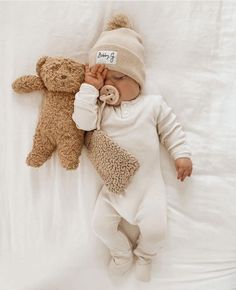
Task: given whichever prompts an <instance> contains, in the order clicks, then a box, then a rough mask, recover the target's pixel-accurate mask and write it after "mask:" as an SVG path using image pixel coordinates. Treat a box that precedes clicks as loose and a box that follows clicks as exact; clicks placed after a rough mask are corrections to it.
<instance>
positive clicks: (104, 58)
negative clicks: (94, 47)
mask: <svg viewBox="0 0 236 290" xmlns="http://www.w3.org/2000/svg"><path fill="white" fill-rule="evenodd" d="M116 62H117V51H113V50H99V51H98V52H97V57H96V63H107V64H116Z"/></svg>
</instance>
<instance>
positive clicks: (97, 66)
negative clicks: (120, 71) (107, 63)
mask: <svg viewBox="0 0 236 290" xmlns="http://www.w3.org/2000/svg"><path fill="white" fill-rule="evenodd" d="M103 69H104V64H100V63H97V64H95V65H94V66H93V67H92V68H91V73H93V74H97V73H101V72H102V71H103Z"/></svg>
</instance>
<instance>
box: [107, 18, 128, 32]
mask: <svg viewBox="0 0 236 290" xmlns="http://www.w3.org/2000/svg"><path fill="white" fill-rule="evenodd" d="M124 27H125V28H130V29H133V26H132V24H131V22H130V20H129V18H128V17H127V16H126V15H124V14H117V15H115V16H114V17H112V19H111V20H110V21H109V22H108V23H107V26H106V30H107V31H109V30H114V29H118V28H124Z"/></svg>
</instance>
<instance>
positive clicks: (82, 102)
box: [72, 83, 99, 131]
mask: <svg viewBox="0 0 236 290" xmlns="http://www.w3.org/2000/svg"><path fill="white" fill-rule="evenodd" d="M98 96H99V91H98V90H97V89H96V88H95V87H94V86H92V85H89V84H86V83H83V84H82V85H81V87H80V90H79V92H78V93H77V94H76V95H75V101H74V112H73V114H72V119H73V120H74V122H75V124H76V126H77V128H79V129H82V130H85V131H91V130H94V129H96V127H97V113H98V105H97V98H98Z"/></svg>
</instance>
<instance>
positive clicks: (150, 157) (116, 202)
mask: <svg viewBox="0 0 236 290" xmlns="http://www.w3.org/2000/svg"><path fill="white" fill-rule="evenodd" d="M98 96H99V91H98V90H97V89H96V88H95V87H93V86H92V85H89V84H85V83H84V84H82V86H81V88H80V91H79V92H78V93H77V94H76V97H75V103H74V113H73V120H74V121H75V123H76V125H77V127H78V128H80V129H83V130H85V131H90V130H93V129H96V123H97V116H98V110H99V106H98V105H97V97H98ZM101 130H104V131H105V132H106V133H107V134H108V135H109V136H110V137H111V138H112V139H113V140H114V141H116V142H117V143H118V144H119V145H120V146H121V147H123V148H125V149H127V150H128V151H129V152H130V153H132V154H133V155H134V156H135V157H136V158H137V159H138V161H139V163H140V168H139V169H138V171H137V172H136V173H135V175H134V176H133V177H132V181H131V183H130V184H129V186H128V187H127V189H126V190H125V192H124V194H123V195H117V194H115V193H111V192H108V191H107V190H106V188H104V187H103V189H102V191H101V193H100V195H99V198H98V202H97V206H96V208H95V218H94V223H95V227H98V228H99V230H98V231H97V232H100V233H98V235H100V237H101V239H102V240H103V241H104V243H105V244H107V246H108V247H109V248H110V250H111V253H113V254H114V253H115V252H116V254H117V249H118V248H119V250H120V251H119V253H121V252H122V251H123V252H124V251H125V245H126V249H127V247H129V246H128V245H127V241H126V242H125V240H124V237H122V238H121V237H120V246H118V244H119V242H118V240H119V238H118V237H117V243H115V244H114V245H113V243H112V242H111V241H110V240H111V239H115V235H114V231H116V230H117V226H118V223H119V221H120V217H123V218H124V219H126V220H127V221H128V222H129V223H130V224H134V225H138V226H139V228H140V232H141V235H142V234H143V236H142V237H140V238H139V244H138V248H139V251H138V250H136V254H137V255H138V254H140V255H141V254H142V255H143V256H146V257H152V256H153V255H155V253H156V247H155V245H157V244H158V242H159V241H161V240H162V239H163V237H164V232H165V227H166V197H165V186H164V182H163V178H162V174H161V169H160V152H159V151H160V148H159V143H160V142H161V143H162V144H164V145H165V147H166V148H167V150H168V152H169V153H170V154H171V156H172V157H173V159H177V158H179V157H190V156H191V153H190V150H189V147H188V145H187V143H186V140H185V134H184V132H183V130H182V128H181V126H180V124H179V123H178V122H177V121H176V116H175V115H174V114H173V112H172V110H171V108H170V107H168V106H167V104H166V103H165V102H164V100H163V98H162V97H161V96H160V95H139V96H138V97H137V98H136V99H134V100H132V101H122V102H121V104H120V106H117V107H115V106H109V105H107V106H106V107H105V109H104V111H103V113H102V120H101ZM104 211H107V213H105V212H104ZM101 215H102V217H100V216H101ZM111 217H112V218H113V219H115V221H116V222H114V220H112V218H111ZM109 218H110V224H111V226H113V228H109V229H108V228H107V227H106V228H105V229H102V224H103V223H106V222H107V223H109ZM99 219H100V220H101V221H100V222H99V221H98V220H99ZM95 230H96V229H95ZM106 231H110V236H109V234H108V233H107V232H106ZM119 235H120V233H119ZM103 236H104V237H103ZM121 240H122V241H121ZM151 240H152V241H153V243H151ZM122 243H123V244H122Z"/></svg>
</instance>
